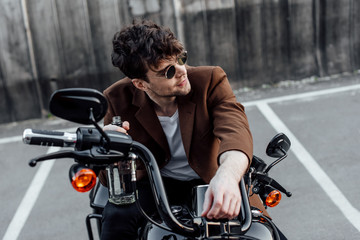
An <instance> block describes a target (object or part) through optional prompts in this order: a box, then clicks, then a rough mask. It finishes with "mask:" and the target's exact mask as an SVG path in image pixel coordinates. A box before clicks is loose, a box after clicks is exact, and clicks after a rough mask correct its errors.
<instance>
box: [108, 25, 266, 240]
mask: <svg viewBox="0 0 360 240" xmlns="http://www.w3.org/2000/svg"><path fill="white" fill-rule="evenodd" d="M186 59H187V53H186V51H185V50H184V47H183V45H182V44H181V43H180V42H179V41H178V40H177V39H176V38H175V37H174V35H173V33H172V32H171V31H170V30H169V29H167V28H164V27H161V26H158V25H156V24H155V23H153V22H150V21H142V22H139V23H134V24H132V25H131V26H128V27H126V28H124V29H123V30H122V31H120V32H118V33H116V34H115V36H114V38H113V52H112V63H113V65H114V66H116V67H118V68H119V69H120V70H121V71H122V72H123V73H124V74H125V75H126V78H124V79H122V80H120V81H118V82H116V83H115V84H113V85H112V86H110V87H109V88H108V89H106V90H105V91H104V94H105V96H106V97H107V99H108V103H109V108H108V113H107V115H106V116H105V119H104V124H105V127H104V129H105V130H117V131H122V132H127V133H128V134H129V135H130V136H131V137H132V138H133V139H134V140H136V141H138V142H140V143H142V144H144V145H145V146H147V147H148V148H149V149H150V150H151V151H152V153H153V154H154V156H155V157H156V159H157V161H158V165H159V167H160V168H161V174H162V176H163V179H164V184H165V187H166V191H167V194H168V196H169V198H170V203H177V204H178V203H184V202H186V201H187V199H186V198H187V196H189V194H190V190H191V188H192V187H193V186H194V185H196V184H201V183H209V188H208V190H207V192H206V195H205V202H204V207H203V209H204V211H203V213H202V216H205V217H207V218H209V219H220V218H228V219H231V218H234V217H235V216H237V215H238V214H239V211H240V203H241V196H240V191H239V182H240V180H241V178H242V176H243V175H244V173H245V172H246V170H247V169H248V167H249V164H250V161H251V159H252V136H251V133H250V130H249V125H248V121H247V118H246V115H245V112H244V107H243V106H242V105H241V104H240V103H238V102H236V98H235V96H234V94H233V92H232V89H231V87H230V84H229V82H228V79H227V76H226V74H225V73H224V71H223V70H222V69H221V68H220V67H209V66H207V67H190V66H187V65H185V62H186ZM113 116H121V118H122V119H123V120H125V122H124V124H123V127H122V128H120V127H116V126H113V125H109V124H110V123H111V119H112V117H113ZM145 175H146V174H145V172H144V171H143V170H138V171H137V178H138V179H141V180H140V181H139V182H138V187H139V196H140V198H141V201H142V202H141V204H142V205H144V208H146V210H147V211H153V210H154V208H155V207H154V206H153V205H152V202H151V201H152V200H151V199H152V195H151V192H150V189H149V186H148V183H147V181H146V176H145ZM101 181H102V183H103V184H106V180H105V179H104V176H101ZM252 201H256V203H255V204H256V205H257V207H261V203H260V202H259V199H257V198H254V199H252ZM253 204H254V203H253ZM143 221H144V219H143V217H142V216H141V214H140V213H139V212H138V211H137V208H136V206H135V204H130V205H115V204H112V203H108V204H107V206H106V207H105V209H104V213H103V228H102V239H135V238H136V236H137V228H138V227H139V226H140V225H141V224H142V222H143Z"/></svg>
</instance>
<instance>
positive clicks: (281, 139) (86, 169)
mask: <svg viewBox="0 0 360 240" xmlns="http://www.w3.org/2000/svg"><path fill="white" fill-rule="evenodd" d="M49 109H50V112H51V113H52V114H54V115H55V116H57V117H60V118H63V119H65V120H69V121H72V122H75V123H78V124H82V125H89V124H92V125H93V126H94V127H79V128H78V129H77V131H76V133H65V132H58V131H45V130H33V129H26V130H25V131H24V134H23V141H24V143H26V144H34V145H43V146H60V147H73V148H74V150H62V151H58V152H54V153H50V154H46V155H43V156H39V157H36V158H34V159H32V160H30V162H29V165H30V166H31V167H34V166H35V165H36V164H37V163H38V162H41V161H45V160H49V159H60V158H73V159H74V161H75V162H76V163H75V164H74V165H72V166H71V167H70V171H69V177H70V182H71V184H72V186H73V187H74V189H75V190H77V191H79V192H87V191H90V190H91V192H90V195H89V196H90V205H91V207H92V208H93V213H91V214H89V215H88V216H87V218H86V225H87V229H88V234H89V239H93V229H92V225H91V219H95V220H96V222H97V227H98V232H99V233H100V232H101V224H100V220H101V217H102V215H101V213H102V210H103V208H104V206H105V204H106V202H107V201H108V200H109V201H112V202H114V203H116V204H130V203H135V204H137V207H138V208H139V210H140V211H141V212H142V213H143V215H144V216H145V217H146V218H147V220H148V222H147V224H146V225H144V226H142V227H141V229H139V233H140V237H139V239H150V240H159V239H164V240H165V239H168V240H170V239H189V240H190V239H194V240H195V239H265V240H268V239H269V240H270V239H279V233H278V230H277V228H276V226H275V225H274V223H273V222H272V220H271V219H269V218H268V217H266V216H264V215H263V214H262V212H261V211H260V210H259V209H256V208H254V207H251V206H250V204H249V196H250V194H258V195H259V196H260V198H261V199H262V201H263V203H264V206H265V207H274V206H276V205H277V204H278V203H279V202H280V200H281V193H280V192H282V193H284V194H286V196H288V197H290V196H291V193H290V192H288V191H286V190H285V189H284V188H283V187H282V186H281V185H280V184H279V183H278V182H276V181H275V180H274V179H272V178H271V177H269V176H268V172H269V170H270V169H271V168H272V167H274V166H275V165H276V164H278V163H279V162H280V161H281V160H283V159H284V158H286V157H287V151H288V150H289V148H290V141H289V139H288V138H287V137H286V136H285V135H284V134H282V133H280V134H277V135H276V136H275V137H274V138H273V139H272V140H271V141H270V143H269V145H268V147H267V149H266V153H267V155H268V156H270V157H274V158H277V160H275V161H274V162H273V163H271V164H270V165H269V166H267V164H266V163H265V162H264V161H263V160H261V159H260V158H258V157H256V156H254V157H253V159H252V164H251V166H250V169H249V171H248V172H247V173H246V174H245V176H244V177H243V179H242V180H241V182H240V184H239V187H240V192H241V197H242V203H241V211H240V215H239V216H238V217H237V218H234V219H231V220H209V219H206V218H204V217H201V216H200V213H201V212H202V204H203V200H204V194H205V191H206V188H207V185H202V186H197V187H195V188H194V189H193V196H192V197H193V203H192V206H170V205H169V203H168V200H167V196H166V193H165V189H164V185H163V182H162V178H161V175H160V170H159V168H158V165H157V163H156V160H155V158H154V156H153V154H152V153H151V152H150V151H149V149H148V148H146V147H145V146H144V145H142V144H141V143H139V142H136V141H134V140H132V138H131V137H130V136H129V135H126V134H123V133H119V132H114V131H107V132H104V131H103V130H102V128H101V127H100V126H99V125H98V122H99V121H100V120H101V119H102V118H103V117H104V115H105V113H106V110H107V101H106V99H105V97H104V96H103V95H102V94H101V93H100V92H98V91H96V90H93V89H85V88H72V89H63V90H58V91H56V92H55V93H54V94H53V95H52V97H51V100H50V105H49ZM139 160H140V161H142V162H143V164H144V166H145V168H146V170H147V174H148V177H149V180H150V184H151V188H152V192H153V196H154V200H155V204H156V207H157V213H156V214H155V215H154V216H148V215H147V214H146V213H145V212H144V211H143V210H142V207H141V205H140V204H139V201H138V195H137V194H136V180H137V179H136V162H137V161H139ZM103 169H105V170H106V171H107V173H108V179H109V184H108V186H109V187H108V188H105V187H104V186H102V185H101V184H99V181H98V180H97V174H98V173H99V171H100V170H103ZM249 186H251V187H249Z"/></svg>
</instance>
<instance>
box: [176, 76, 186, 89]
mask: <svg viewBox="0 0 360 240" xmlns="http://www.w3.org/2000/svg"><path fill="white" fill-rule="evenodd" d="M187 81H188V79H187V78H185V79H184V80H182V81H181V82H180V83H179V84H178V85H177V86H179V87H183V86H184V85H185V84H186V83H187Z"/></svg>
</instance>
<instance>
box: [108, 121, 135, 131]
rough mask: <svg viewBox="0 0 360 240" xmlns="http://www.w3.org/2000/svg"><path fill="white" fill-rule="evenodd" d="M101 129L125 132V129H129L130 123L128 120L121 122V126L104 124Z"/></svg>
mask: <svg viewBox="0 0 360 240" xmlns="http://www.w3.org/2000/svg"><path fill="white" fill-rule="evenodd" d="M103 130H104V131H117V132H122V133H127V131H129V130H130V123H129V122H128V121H124V122H123V123H122V126H121V127H119V126H116V125H112V124H109V125H106V126H104V127H103Z"/></svg>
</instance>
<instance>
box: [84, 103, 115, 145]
mask: <svg viewBox="0 0 360 240" xmlns="http://www.w3.org/2000/svg"><path fill="white" fill-rule="evenodd" d="M89 120H90V121H91V123H92V124H94V126H95V128H96V129H97V130H98V131H99V133H100V134H101V136H103V137H104V138H105V144H104V145H105V150H106V151H109V148H110V138H109V136H108V135H107V134H106V133H105V132H104V130H103V129H102V128H101V127H100V126H99V124H98V123H97V122H96V121H95V118H94V113H93V109H92V108H90V116H89Z"/></svg>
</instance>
